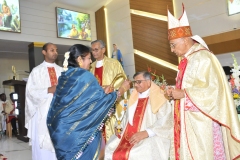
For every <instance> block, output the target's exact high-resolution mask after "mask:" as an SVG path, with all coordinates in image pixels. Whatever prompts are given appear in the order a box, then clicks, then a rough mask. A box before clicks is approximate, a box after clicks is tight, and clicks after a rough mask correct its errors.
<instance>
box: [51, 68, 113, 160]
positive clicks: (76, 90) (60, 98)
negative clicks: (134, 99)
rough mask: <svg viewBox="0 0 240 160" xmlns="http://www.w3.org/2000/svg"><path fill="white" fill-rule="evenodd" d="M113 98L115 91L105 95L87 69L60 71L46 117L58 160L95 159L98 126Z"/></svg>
mask: <svg viewBox="0 0 240 160" xmlns="http://www.w3.org/2000/svg"><path fill="white" fill-rule="evenodd" d="M116 99H117V94H116V92H112V93H110V94H105V92H104V90H103V89H102V87H101V86H99V84H98V81H97V80H96V78H95V77H94V76H93V75H92V74H91V73H90V72H89V71H87V70H84V69H81V68H72V67H69V68H68V70H67V71H66V72H62V75H61V76H60V77H59V79H58V85H57V88H56V92H55V94H54V97H53V100H52V103H51V106H50V109H49V112H48V117H47V126H48V130H49V134H50V137H51V140H52V142H53V145H54V148H55V151H56V156H57V159H58V160H72V159H73V160H75V159H82V160H92V159H97V158H98V153H99V150H100V147H101V137H102V136H101V129H102V126H103V123H104V121H105V120H106V119H107V118H108V117H109V116H110V115H111V113H112V112H113V111H114V109H113V107H114V103H115V101H116Z"/></svg>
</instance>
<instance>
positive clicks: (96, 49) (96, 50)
mask: <svg viewBox="0 0 240 160" xmlns="http://www.w3.org/2000/svg"><path fill="white" fill-rule="evenodd" d="M103 48H104V47H102V48H94V49H92V52H98V51H99V50H100V49H103Z"/></svg>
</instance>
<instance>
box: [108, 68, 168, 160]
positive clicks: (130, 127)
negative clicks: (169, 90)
mask: <svg viewBox="0 0 240 160" xmlns="http://www.w3.org/2000/svg"><path fill="white" fill-rule="evenodd" d="M133 78H134V81H133V83H134V86H135V89H134V90H133V92H132V94H131V96H130V98H129V103H128V106H129V108H128V109H127V113H126V114H125V116H124V117H123V119H122V120H120V122H118V125H117V126H116V129H119V130H118V131H121V129H120V128H119V127H118V126H119V125H121V126H123V127H122V128H123V129H122V132H120V133H116V135H113V136H112V137H111V138H110V139H109V141H108V143H107V145H106V149H105V160H117V159H122V160H139V159H156V160H157V159H158V160H159V159H160V160H168V158H169V151H170V138H171V132H172V126H173V124H172V112H171V104H170V103H169V102H168V101H167V99H166V98H165V96H164V91H163V90H161V89H160V87H159V86H157V85H156V84H155V83H154V82H152V81H151V74H150V73H149V72H146V71H143V72H138V73H136V74H135V75H134V76H133Z"/></svg>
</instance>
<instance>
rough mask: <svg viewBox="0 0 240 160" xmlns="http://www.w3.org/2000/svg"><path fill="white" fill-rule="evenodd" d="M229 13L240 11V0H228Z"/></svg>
mask: <svg viewBox="0 0 240 160" xmlns="http://www.w3.org/2000/svg"><path fill="white" fill-rule="evenodd" d="M227 3H228V15H229V16H231V15H233V14H237V13H240V0H227Z"/></svg>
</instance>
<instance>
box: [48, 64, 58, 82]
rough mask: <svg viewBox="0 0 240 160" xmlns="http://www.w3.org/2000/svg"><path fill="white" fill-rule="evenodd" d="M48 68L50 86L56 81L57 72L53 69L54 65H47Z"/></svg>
mask: <svg viewBox="0 0 240 160" xmlns="http://www.w3.org/2000/svg"><path fill="white" fill-rule="evenodd" d="M47 68H48V74H49V78H50V82H51V86H56V85H57V83H58V81H57V74H56V71H55V68H54V67H47Z"/></svg>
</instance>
